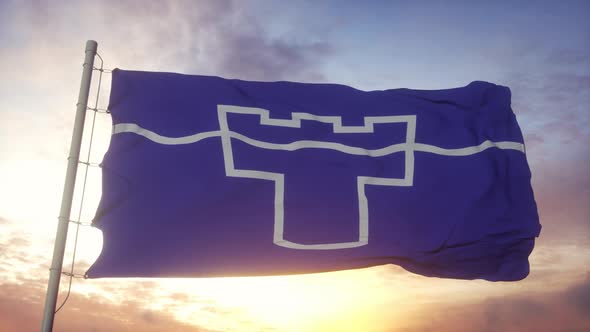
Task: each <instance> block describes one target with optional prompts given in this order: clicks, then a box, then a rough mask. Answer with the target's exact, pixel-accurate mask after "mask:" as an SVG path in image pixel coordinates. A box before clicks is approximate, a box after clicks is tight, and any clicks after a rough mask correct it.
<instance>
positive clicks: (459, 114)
mask: <svg viewBox="0 0 590 332" xmlns="http://www.w3.org/2000/svg"><path fill="white" fill-rule="evenodd" d="M109 108H110V111H111V114H112V118H113V135H112V138H111V143H110V147H109V150H108V152H107V154H106V155H105V158H104V161H103V163H102V167H103V196H102V199H101V203H100V205H99V208H98V211H97V214H96V217H95V220H94V226H96V227H98V228H99V229H100V230H102V232H103V239H104V243H103V248H102V252H101V255H100V257H99V258H98V259H97V261H96V262H95V263H94V265H92V267H91V268H90V270H89V271H88V272H87V274H88V276H89V277H92V278H96V277H212V276H256V275H279V274H296V273H313V272H323V271H334V270H341V269H354V268H362V267H369V266H375V265H382V264H397V265H400V266H402V267H404V268H405V269H407V270H408V271H412V272H415V273H419V274H422V275H426V276H435V277H446V278H461V279H477V278H480V279H487V280H492V281H496V280H519V279H522V278H524V277H525V276H526V275H527V274H528V272H529V264H528V256H529V254H530V253H531V250H532V249H533V245H534V240H535V237H537V236H538V235H539V232H540V228H541V227H540V224H539V220H538V214H537V209H536V204H535V201H534V198H533V192H532V189H531V185H530V171H529V167H528V165H527V161H526V156H525V148H524V144H523V138H522V134H521V132H520V129H519V127H518V124H517V122H516V119H515V116H514V114H513V112H512V110H511V108H510V90H509V89H508V88H506V87H502V86H498V85H494V84H491V83H486V82H473V83H471V84H469V85H467V86H465V87H462V88H455V89H448V90H436V91H420V90H409V89H394V90H386V91H370V92H365V91H360V90H356V89H353V88H351V87H348V86H343V85H334V84H303V83H292V82H247V81H241V80H228V79H222V78H219V77H207V76H188V75H180V74H170V73H149V72H136V71H123V70H115V71H114V72H113V83H112V92H111V99H110V107H109Z"/></svg>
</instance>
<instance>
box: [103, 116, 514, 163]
mask: <svg viewBox="0 0 590 332" xmlns="http://www.w3.org/2000/svg"><path fill="white" fill-rule="evenodd" d="M120 133H135V134H137V135H141V136H143V137H145V138H147V139H149V140H151V141H153V142H156V143H159V144H164V145H182V144H191V143H196V142H198V141H201V140H204V139H207V138H212V137H220V136H221V133H220V131H219V130H215V131H207V132H203V133H198V134H194V135H189V136H182V137H168V136H162V135H160V134H157V133H155V132H153V131H151V130H148V129H145V128H142V127H140V126H138V125H137V124H134V123H119V124H116V125H115V126H114V127H113V135H115V134H120ZM229 134H230V136H231V138H235V139H237V140H240V141H242V142H244V143H246V144H249V145H252V146H255V147H258V148H263V149H269V150H283V151H296V150H301V149H327V150H335V151H340V152H343V153H347V154H351V155H361V156H369V157H382V156H386V155H390V154H394V153H397V152H403V151H418V152H428V153H433V154H438V155H443V156H469V155H472V154H476V153H479V152H482V151H484V150H487V149H490V148H498V149H502V150H516V151H520V152H523V153H524V152H525V149H524V144H522V143H519V142H510V141H502V142H493V141H490V140H486V141H484V142H482V143H481V144H479V145H474V146H468V147H464V148H457V149H446V148H441V147H438V146H435V145H430V144H423V143H399V144H393V145H389V146H386V147H384V148H380V149H374V150H370V149H364V148H359V147H354V146H348V145H344V144H341V143H335V142H324V141H307V140H303V141H294V142H291V143H286V144H280V143H269V142H264V141H259V140H256V139H253V138H250V137H247V136H245V135H242V134H239V133H236V132H233V131H230V132H229Z"/></svg>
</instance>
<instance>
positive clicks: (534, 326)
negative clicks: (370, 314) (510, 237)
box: [406, 280, 590, 332]
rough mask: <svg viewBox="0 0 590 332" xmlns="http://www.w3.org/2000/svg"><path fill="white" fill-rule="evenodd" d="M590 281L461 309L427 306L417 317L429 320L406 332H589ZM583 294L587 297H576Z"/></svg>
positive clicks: (450, 306)
mask: <svg viewBox="0 0 590 332" xmlns="http://www.w3.org/2000/svg"><path fill="white" fill-rule="evenodd" d="M588 281H589V280H585V281H583V282H579V283H577V284H575V285H573V286H571V287H569V288H566V289H564V290H561V291H552V292H542V293H529V292H519V293H516V294H513V295H509V296H495V297H489V298H484V299H483V300H481V301H479V302H468V303H462V304H460V305H457V304H449V303H437V304H433V305H428V306H424V307H423V309H422V310H421V311H419V312H417V313H416V316H421V317H425V318H426V319H422V320H419V321H418V323H416V324H415V326H413V327H412V328H409V329H407V330H406V331H408V332H409V331H412V332H413V331H454V332H459V331H485V332H496V331H497V332H500V331H501V332H512V331H514V332H517V331H539V332H545V331H547V332H550V331H580V332H581V331H586V330H587V329H589V328H590V315H588V304H589V302H588V301H589V300H590V296H589V293H588V290H590V287H589V285H590V283H589V282H588ZM497 287H501V286H499V285H498V286H497ZM580 290H583V291H584V292H585V293H583V294H584V295H580V296H573V297H572V294H578V292H579V291H580Z"/></svg>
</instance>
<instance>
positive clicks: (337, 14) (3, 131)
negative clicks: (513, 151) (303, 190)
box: [0, 0, 590, 332]
mask: <svg viewBox="0 0 590 332" xmlns="http://www.w3.org/2000/svg"><path fill="white" fill-rule="evenodd" d="M588 17H590V2H589V1H572V0H564V1H348V0H341V1H262V0H244V1H237V0H236V1H231V0H219V1H214V0H211V1H188V0H187V1H164V0H162V1H157V0H149V1H148V0H117V1H100V0H95V1H66V0H54V1H49V0H48V1H19V0H1V1H0V42H1V43H2V47H1V49H0V72H2V73H3V75H2V77H1V78H0V332H12V331H37V330H39V328H40V326H41V316H42V310H43V302H44V297H45V291H46V287H47V280H48V276H49V271H48V269H49V266H50V263H51V255H52V251H53V243H54V238H55V230H56V227H57V216H58V214H59V207H60V201H61V194H62V189H63V182H64V175H65V170H66V162H67V161H66V158H67V154H68V149H69V144H70V138H71V131H72V126H73V119H74V112H75V104H76V101H77V94H78V87H79V83H80V76H81V72H82V62H83V57H84V45H85V42H86V40H88V39H94V40H96V41H97V42H98V52H99V54H100V55H101V56H102V58H103V59H104V61H105V63H104V65H105V68H109V69H111V68H117V67H118V68H122V69H134V70H148V71H166V72H180V73H186V74H201V75H215V76H222V77H226V78H239V79H244V80H261V81H276V80H288V81H300V82H330V83H340V84H346V85H350V86H353V87H355V88H358V89H362V90H378V89H390V88H414V89H442V88H452V87H460V86H465V85H466V84H468V83H469V82H471V81H475V80H483V81H489V82H493V83H496V84H501V85H505V86H508V87H510V88H511V90H512V108H513V109H514V112H515V113H516V116H517V119H518V121H519V124H520V126H521V129H522V131H523V134H524V137H525V143H526V148H527V149H526V150H527V158H528V161H529V164H530V167H531V171H532V174H533V179H532V182H533V189H534V192H535V198H536V201H537V204H538V208H539V214H540V218H541V224H542V225H543V229H542V231H541V236H540V237H539V238H538V240H537V244H536V247H535V250H534V251H533V253H532V255H531V257H530V261H531V273H530V275H529V276H528V277H527V278H526V279H524V280H522V281H518V282H498V283H492V282H487V281H481V280H476V281H461V280H448V279H437V278H427V277H422V276H419V275H414V274H411V273H409V272H406V271H405V270H403V269H402V268H400V267H396V266H393V265H389V266H380V267H374V268H369V269H362V270H351V271H341V272H332V273H323V274H315V275H301V276H286V277H258V278H220V279H94V280H84V279H80V278H76V279H74V280H73V284H72V294H71V296H70V298H69V300H68V302H67V304H66V305H65V307H64V308H63V309H62V310H61V311H60V312H59V313H58V314H57V316H56V321H55V331H72V332H73V331H115V332H117V331H148V332H151V331H202V332H205V331H207V332H212V331H265V332H270V331H273V332H274V331H293V332H295V331H312V332H314V331H361V332H362V331H370V332H372V331H374V332H385V331H387V332H390V331H392V332H395V331H404V332H417V331H453V332H455V331H490V332H491V331H580V332H581V331H589V330H590V171H589V170H588V169H589V168H590V167H589V165H590V106H589V105H590V20H589V19H588ZM96 78H97V76H96V75H95V80H94V83H97V80H96ZM96 87H97V84H94V85H93V89H94V90H93V93H92V97H93V98H92V100H94V96H95V95H96ZM109 89H110V77H109V75H108V74H105V75H104V76H103V84H102V87H101V90H100V97H99V98H98V100H99V107H101V108H106V106H107V105H106V101H107V99H108V94H109ZM90 119H91V116H90V114H89V116H88V120H90ZM88 123H89V122H88ZM87 129H89V127H87ZM110 131H111V122H110V118H109V116H108V115H105V114H99V115H98V116H97V125H96V129H95V138H94V143H93V144H94V145H93V149H92V152H91V158H90V159H91V162H95V163H99V162H100V161H101V159H102V156H103V155H104V152H105V150H106V147H107V145H108V142H109V138H110V137H109V136H110ZM87 133H89V131H87ZM88 138H89V137H88V136H85V144H86V146H87V143H88V141H89V139H88ZM86 153H87V148H83V149H82V155H83V156H85V155H86ZM78 173H79V176H78V179H79V180H80V181H79V182H78V183H79V184H81V180H82V176H83V175H84V168H80V170H79V172H78ZM100 180H101V179H100V170H99V169H98V168H90V170H89V172H88V184H87V191H86V196H85V202H84V206H83V209H82V211H81V216H82V217H81V221H82V222H89V221H90V219H91V218H92V216H93V213H94V209H95V208H96V204H97V202H98V199H99V197H100ZM80 187H81V186H78V189H81V188H80ZM80 197H81V195H80V190H77V195H76V197H75V200H74V209H73V211H72V218H73V219H77V217H78V212H79V208H78V206H79V202H80ZM75 231H76V228H75V227H74V225H71V226H70V233H69V235H70V237H69V242H68V250H67V252H66V257H65V261H64V262H65V267H66V268H69V267H70V266H71V260H72V253H73V243H74V241H73V240H74V235H75ZM100 247H101V235H100V232H99V231H97V230H95V229H92V228H91V227H86V226H83V227H81V228H80V234H79V240H78V249H77V252H76V264H75V271H76V273H79V274H80V273H84V272H85V271H86V269H87V268H88V266H89V265H90V264H91V263H92V262H93V260H94V259H95V258H96V257H97V256H98V253H99V252H100ZM67 282H68V279H67V278H62V284H61V290H62V293H60V295H61V296H60V299H59V300H58V304H59V303H61V301H62V300H63V298H64V295H65V291H66V290H67V288H68V283H67Z"/></svg>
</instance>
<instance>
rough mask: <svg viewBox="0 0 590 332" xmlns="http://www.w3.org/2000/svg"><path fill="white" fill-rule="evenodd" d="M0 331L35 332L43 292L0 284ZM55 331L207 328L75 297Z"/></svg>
mask: <svg viewBox="0 0 590 332" xmlns="http://www.w3.org/2000/svg"><path fill="white" fill-rule="evenodd" d="M0 294H2V297H0V312H2V320H0V331H23V332H27V331H38V330H39V328H40V326H41V318H42V311H43V306H42V305H43V297H42V296H40V295H41V294H44V290H43V289H40V288H39V287H34V286H32V285H17V284H0ZM54 326H55V330H57V331H64V332H70V331H71V332H75V331H94V332H102V331H104V332H115V331H145V332H159V331H185V332H205V331H210V330H207V329H203V328H199V327H196V326H191V325H187V324H183V323H180V322H178V321H176V320H175V319H174V318H173V317H172V316H171V315H170V314H169V313H166V312H161V311H155V310H146V309H145V308H144V306H143V305H141V304H140V303H137V302H133V301H128V302H125V303H121V304H111V303H108V302H105V301H102V300H101V299H100V298H97V299H94V298H90V297H84V296H82V295H76V296H72V297H70V299H69V300H68V303H67V305H66V306H65V307H64V308H63V309H62V310H61V311H60V312H59V313H58V314H57V315H56V320H55V325H54Z"/></svg>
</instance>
